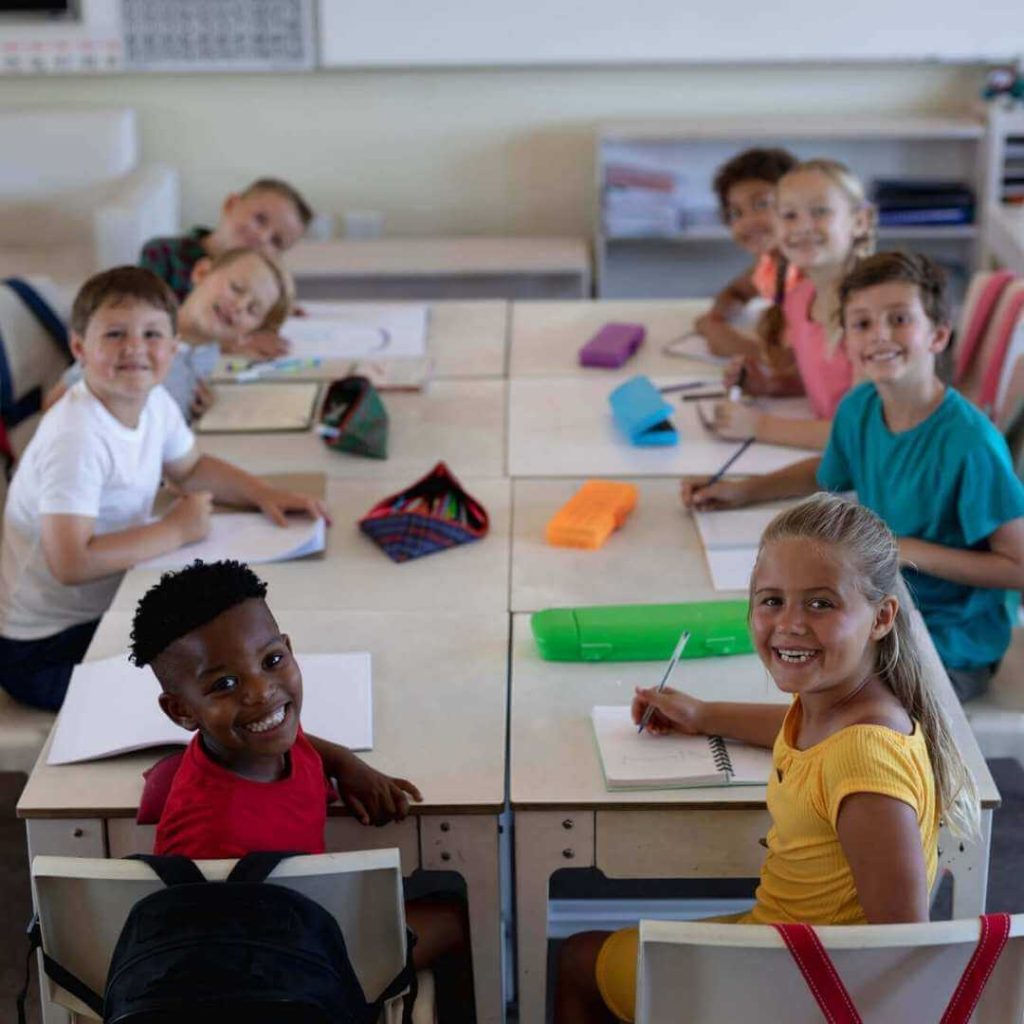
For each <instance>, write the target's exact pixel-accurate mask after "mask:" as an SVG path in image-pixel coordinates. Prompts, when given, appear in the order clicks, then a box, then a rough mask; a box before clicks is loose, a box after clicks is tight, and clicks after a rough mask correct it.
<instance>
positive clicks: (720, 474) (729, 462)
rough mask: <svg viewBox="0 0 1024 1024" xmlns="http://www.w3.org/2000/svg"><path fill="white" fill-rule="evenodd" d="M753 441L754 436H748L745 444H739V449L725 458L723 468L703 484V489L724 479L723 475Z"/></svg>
mask: <svg viewBox="0 0 1024 1024" xmlns="http://www.w3.org/2000/svg"><path fill="white" fill-rule="evenodd" d="M753 443H754V439H753V438H752V437H748V438H747V439H746V441H744V442H743V444H741V445H740V446H739V448H737V449H736V451H734V452H733V453H732V455H730V456H729V458H727V459H726V460H725V464H724V465H723V466H722V468H721V469H720V470H719V471H718V472H717V473H716V474H715V475H714V476H713V477H712V478H711V479H710V480H709V481H708V482H707V483H706V484H704V485H703V486H702V487H701V490H704V488H705V487H710V486H711V484H717V483H718V481H719V480H721V479H722V477H723V476H725V474H726V473H728V472H729V467H730V466H732V464H733V463H734V462H735V461H736V460H737V459H738V458H739V457H740V456H741V455H742V454H743V453H744V452H745V451H746V450H747V449H748V448H749V447H750V446H751V445H752V444H753Z"/></svg>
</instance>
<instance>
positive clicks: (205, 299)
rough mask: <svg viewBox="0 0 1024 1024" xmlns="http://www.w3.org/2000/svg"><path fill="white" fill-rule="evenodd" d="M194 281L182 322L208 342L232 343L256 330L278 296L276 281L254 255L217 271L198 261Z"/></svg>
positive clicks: (182, 311)
mask: <svg viewBox="0 0 1024 1024" xmlns="http://www.w3.org/2000/svg"><path fill="white" fill-rule="evenodd" d="M193 280H194V281H195V287H194V288H193V289H192V291H191V292H190V293H189V294H188V297H187V298H186V299H185V302H184V303H183V304H182V307H181V315H182V319H183V320H185V321H187V322H189V323H191V324H194V325H195V329H197V330H198V331H200V332H201V333H202V335H203V337H204V338H206V339H208V340H210V341H218V342H234V341H237V340H238V339H240V338H243V337H245V335H247V334H251V333H252V332H253V331H257V330H259V329H260V328H261V327H262V326H263V323H264V321H265V320H266V318H267V313H268V312H270V310H271V308H272V307H273V306H274V304H275V303H276V302H277V300H278V298H279V296H280V287H279V285H278V281H277V278H276V277H275V276H274V273H273V271H272V270H271V269H270V267H268V266H267V264H266V261H265V260H264V259H263V257H261V256H259V255H258V254H256V253H251V254H250V253H246V254H245V255H244V256H239V257H238V258H237V259H234V260H232V261H231V262H230V263H228V264H227V265H226V266H219V267H216V268H213V267H211V266H210V265H209V263H206V262H204V261H202V260H200V261H199V263H198V264H196V268H195V270H194V271H193Z"/></svg>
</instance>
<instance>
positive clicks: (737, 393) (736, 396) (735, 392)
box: [729, 366, 747, 402]
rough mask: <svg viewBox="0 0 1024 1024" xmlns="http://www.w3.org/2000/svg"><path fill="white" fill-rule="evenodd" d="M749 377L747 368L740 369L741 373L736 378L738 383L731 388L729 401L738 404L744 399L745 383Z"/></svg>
mask: <svg viewBox="0 0 1024 1024" xmlns="http://www.w3.org/2000/svg"><path fill="white" fill-rule="evenodd" d="M746 376H747V368H746V367H745V366H741V367H740V372H739V373H738V374H737V376H736V383H735V384H733V386H732V387H731V388H729V401H730V402H738V401H739V400H740V399H741V398H742V397H743V381H744V380H745V379H746Z"/></svg>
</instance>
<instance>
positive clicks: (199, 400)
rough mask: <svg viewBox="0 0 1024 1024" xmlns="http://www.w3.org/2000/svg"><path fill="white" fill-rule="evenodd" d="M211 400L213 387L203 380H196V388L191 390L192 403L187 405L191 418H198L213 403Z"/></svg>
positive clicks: (212, 399)
mask: <svg viewBox="0 0 1024 1024" xmlns="http://www.w3.org/2000/svg"><path fill="white" fill-rule="evenodd" d="M213 402H214V398H213V388H211V387H210V386H209V384H207V383H206V382H205V381H201V380H198V381H196V389H195V391H193V392H192V404H191V405H190V406H189V412H190V413H191V414H192V419H194V420H197V419H199V417H200V416H202V415H203V413H204V412H206V410H207V409H209V408H210V406H211V405H213Z"/></svg>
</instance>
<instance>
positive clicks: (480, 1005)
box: [419, 814, 505, 1024]
mask: <svg viewBox="0 0 1024 1024" xmlns="http://www.w3.org/2000/svg"><path fill="white" fill-rule="evenodd" d="M419 822H420V850H421V862H422V864H423V867H424V869H426V870H428V871H457V872H458V873H459V874H461V875H462V877H463V878H464V879H465V881H466V891H467V895H468V900H469V903H468V911H469V942H470V949H471V951H472V956H473V990H474V992H475V995H476V1019H477V1022H478V1024H502V1022H503V1021H504V1020H505V996H504V992H503V991H502V965H501V950H502V935H501V885H500V880H499V865H498V818H497V816H496V815H488V814H452V815H437V816H432V815H423V816H421V817H420V819H419Z"/></svg>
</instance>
